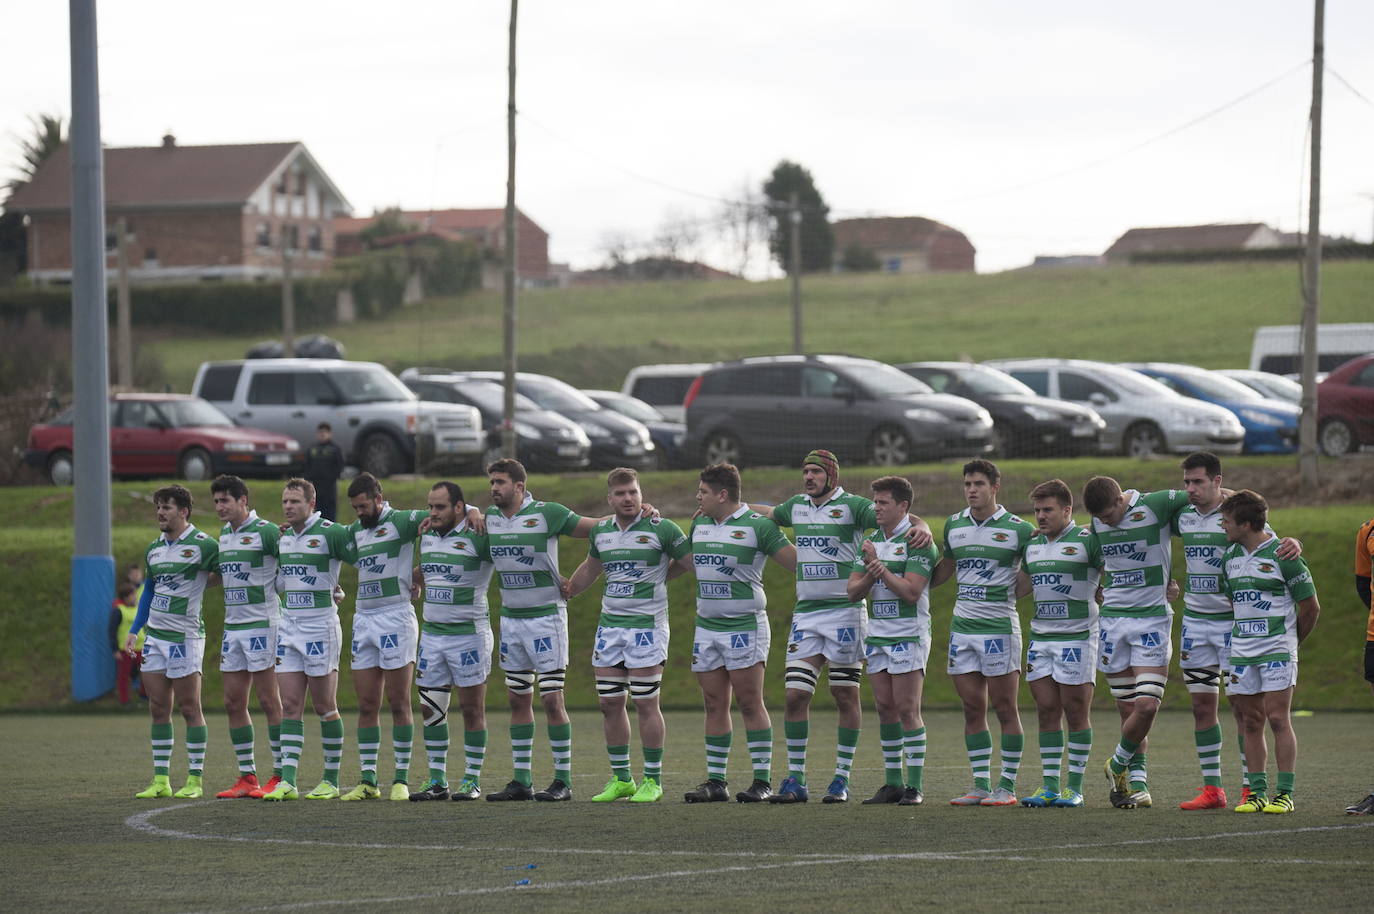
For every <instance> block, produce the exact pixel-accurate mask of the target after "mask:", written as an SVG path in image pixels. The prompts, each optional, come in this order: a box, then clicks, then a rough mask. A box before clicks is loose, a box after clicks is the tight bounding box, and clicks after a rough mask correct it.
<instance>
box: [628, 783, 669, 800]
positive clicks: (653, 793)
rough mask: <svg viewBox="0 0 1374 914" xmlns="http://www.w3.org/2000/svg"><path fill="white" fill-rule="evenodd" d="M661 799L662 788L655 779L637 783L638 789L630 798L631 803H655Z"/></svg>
mask: <svg viewBox="0 0 1374 914" xmlns="http://www.w3.org/2000/svg"><path fill="white" fill-rule="evenodd" d="M662 798H663V788H662V787H661V786H660V785H659V783H658V779H657V778H647V777H646V778H645V779H644V780H642V781H640V782H639V789H638V790H636V791H635V795H634V796H632V797H630V802H631V803H657V802H658V801H659V800H660V799H662Z"/></svg>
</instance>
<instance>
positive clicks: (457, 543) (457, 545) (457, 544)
mask: <svg viewBox="0 0 1374 914" xmlns="http://www.w3.org/2000/svg"><path fill="white" fill-rule="evenodd" d="M453 548H454V549H457V550H458V551H459V552H462V551H463V550H464V549H466V548H468V544H467V543H466V542H465V541H463V540H454V541H453Z"/></svg>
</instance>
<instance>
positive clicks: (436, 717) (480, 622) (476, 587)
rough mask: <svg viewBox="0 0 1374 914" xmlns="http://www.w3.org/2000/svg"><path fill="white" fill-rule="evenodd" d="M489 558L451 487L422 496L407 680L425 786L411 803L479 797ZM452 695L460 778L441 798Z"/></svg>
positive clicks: (487, 656)
mask: <svg viewBox="0 0 1374 914" xmlns="http://www.w3.org/2000/svg"><path fill="white" fill-rule="evenodd" d="M491 572H492V563H491V552H490V550H489V549H488V547H487V537H486V534H485V533H479V532H477V530H476V529H475V527H474V526H473V524H472V522H471V517H470V516H468V505H467V503H466V501H465V500H464V498H463V490H462V488H460V487H459V486H458V484H457V483H453V482H436V483H435V484H434V486H433V487H432V488H431V489H430V490H429V524H428V528H427V529H426V530H425V532H424V534H423V535H422V536H421V537H420V567H419V575H420V578H421V583H422V584H423V586H424V604H423V613H424V621H423V622H422V623H421V624H420V658H419V663H418V665H417V668H416V676H415V680H416V683H417V685H418V686H419V691H420V712H421V713H422V714H423V715H424V739H425V753H426V755H427V756H428V759H429V783H428V784H426V785H425V787H424V788H423V789H422V790H420V791H418V792H416V793H412V794H411V795H410V798H411V799H412V800H417V801H419V800H442V799H445V798H449V799H453V800H475V799H477V798H478V797H479V796H481V794H482V787H481V777H482V763H483V761H485V759H486V755H487V711H486V705H487V677H488V676H489V675H491V649H492V635H491V619H490V614H489V611H488V609H487V586H488V585H489V584H490V583H491ZM454 686H457V687H458V707H459V709H460V710H461V711H462V712H463V757H464V768H463V778H462V780H461V781H460V782H459V783H458V789H457V790H454V791H452V792H450V791H449V786H448V774H447V761H448V746H449V728H448V706H449V699H450V698H451V697H452V688H453V687H454Z"/></svg>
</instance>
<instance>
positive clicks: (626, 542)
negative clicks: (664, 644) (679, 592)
mask: <svg viewBox="0 0 1374 914" xmlns="http://www.w3.org/2000/svg"><path fill="white" fill-rule="evenodd" d="M691 551H692V546H691V544H690V543H688V542H687V535H686V534H684V533H683V532H682V528H681V527H679V526H678V525H677V524H675V523H673V522H672V521H670V520H668V519H667V518H666V517H665V518H658V517H641V518H639V519H637V520H636V521H635V522H634V523H632V524H630V526H629V527H626V528H623V529H622V528H621V526H620V521H619V520H618V519H617V518H616V517H615V516H614V515H613V516H611V517H609V518H607V519H605V520H602V521H599V522H598V523H597V525H596V526H595V527H593V528H592V533H591V548H590V549H589V551H588V554H589V555H591V556H592V557H593V558H596V559H598V560H600V562H601V567H602V570H603V571H604V573H605V575H606V590H605V594H604V595H603V596H602V598H601V621H600V623H599V624H601V625H606V626H612V627H616V628H653V627H654V626H655V625H656V624H658V623H661V622H666V621H667V618H668V569H669V567H670V566H671V564H672V561H673V559H680V558H682V557H683V556H684V555H687V554H688V553H690V552H691Z"/></svg>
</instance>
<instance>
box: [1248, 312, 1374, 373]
mask: <svg viewBox="0 0 1374 914" xmlns="http://www.w3.org/2000/svg"><path fill="white" fill-rule="evenodd" d="M1369 352H1374V324H1318V325H1317V372H1318V374H1319V375H1321V374H1325V373H1326V372H1328V371H1331V370H1333V369H1335V368H1337V367H1338V366H1340V365H1344V364H1345V363H1346V362H1348V361H1350V360H1351V359H1353V358H1355V357H1357V356H1362V355H1365V354H1366V353H1369ZM1250 370H1251V371H1267V372H1269V373H1270V374H1278V375H1290V376H1293V377H1296V376H1297V375H1298V374H1300V373H1301V372H1302V327H1301V325H1298V324H1287V325H1284V326H1280V327H1257V328H1255V344H1254V346H1252V347H1251V349H1250Z"/></svg>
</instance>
